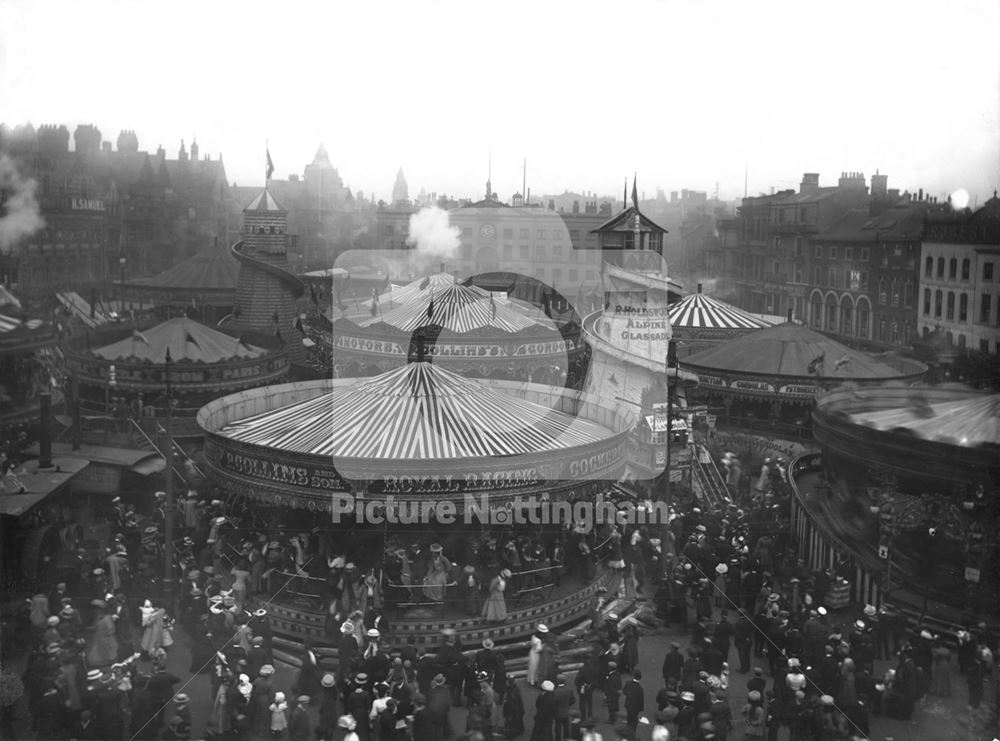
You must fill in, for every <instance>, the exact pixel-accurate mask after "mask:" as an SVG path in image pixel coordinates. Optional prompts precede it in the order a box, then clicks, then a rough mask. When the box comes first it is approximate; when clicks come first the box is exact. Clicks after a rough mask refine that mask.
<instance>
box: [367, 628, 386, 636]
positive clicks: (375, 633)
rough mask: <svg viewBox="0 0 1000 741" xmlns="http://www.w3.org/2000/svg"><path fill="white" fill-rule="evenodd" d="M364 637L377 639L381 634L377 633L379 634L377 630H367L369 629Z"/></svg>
mask: <svg viewBox="0 0 1000 741" xmlns="http://www.w3.org/2000/svg"><path fill="white" fill-rule="evenodd" d="M365 635H366V636H368V637H369V638H378V637H379V636H381V635H382V634H381V633H379V632H378V630H377V629H376V628H369V629H368V632H367V633H365Z"/></svg>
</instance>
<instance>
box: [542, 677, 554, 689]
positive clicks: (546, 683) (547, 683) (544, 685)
mask: <svg viewBox="0 0 1000 741" xmlns="http://www.w3.org/2000/svg"><path fill="white" fill-rule="evenodd" d="M555 688H556V686H555V685H554V684H552V682H550V681H549V680H548V679H546V680H545V681H544V682H542V692H551V691H552V690H554V689H555Z"/></svg>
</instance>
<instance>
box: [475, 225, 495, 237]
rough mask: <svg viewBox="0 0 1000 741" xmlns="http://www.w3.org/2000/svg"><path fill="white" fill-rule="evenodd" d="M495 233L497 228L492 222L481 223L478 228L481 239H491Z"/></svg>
mask: <svg viewBox="0 0 1000 741" xmlns="http://www.w3.org/2000/svg"><path fill="white" fill-rule="evenodd" d="M496 235H497V228H496V227H495V226H493V225H492V224H483V225H482V226H481V227H480V228H479V236H480V237H482V238H483V239H493V238H494V237H495V236H496Z"/></svg>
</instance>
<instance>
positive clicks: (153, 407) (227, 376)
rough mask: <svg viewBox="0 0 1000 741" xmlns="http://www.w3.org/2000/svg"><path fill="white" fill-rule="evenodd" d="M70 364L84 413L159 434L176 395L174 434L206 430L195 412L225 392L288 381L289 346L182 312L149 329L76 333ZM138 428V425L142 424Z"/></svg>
mask: <svg viewBox="0 0 1000 741" xmlns="http://www.w3.org/2000/svg"><path fill="white" fill-rule="evenodd" d="M66 364H67V368H68V370H69V372H70V373H72V374H73V375H74V376H75V377H76V380H77V381H78V383H79V388H80V405H81V412H82V416H83V417H84V418H87V417H91V418H102V419H105V420H106V421H108V422H109V423H110V424H112V425H114V426H116V427H117V428H121V429H118V430H117V431H118V432H121V433H128V434H133V430H130V429H126V428H128V425H129V422H128V418H129V417H131V418H133V419H135V420H136V424H137V425H138V426H139V427H140V428H141V429H142V432H143V434H145V435H147V436H150V437H155V436H156V435H157V427H158V426H159V425H158V422H157V421H158V420H162V418H163V417H164V416H165V413H166V408H167V407H166V404H167V399H168V395H169V397H170V399H172V401H173V416H174V436H175V437H178V438H185V437H199V436H200V435H201V431H200V430H199V429H198V427H197V424H196V423H195V415H196V414H197V412H198V410H199V409H200V408H201V406H202V405H203V404H205V403H206V402H208V401H210V400H211V399H214V398H216V397H217V396H219V395H221V394H226V393H231V392H234V391H239V390H241V389H246V388H252V387H254V386H260V385H262V384H266V383H273V382H275V381H281V380H283V379H284V378H285V377H286V376H287V374H288V371H289V360H288V354H287V352H286V349H285V346H284V345H283V344H282V343H281V342H279V341H278V339H277V338H274V337H268V336H266V335H251V334H250V333H247V334H241V335H236V334H231V333H229V332H225V331H222V330H218V329H214V328H212V327H208V326H205V325H204V324H201V323H199V322H196V321H194V320H193V319H188V318H185V317H179V318H174V319H168V320H167V321H165V322H162V323H160V324H157V325H155V326H151V327H148V328H140V327H138V326H126V325H109V326H106V327H102V328H99V329H96V330H88V331H86V332H85V333H83V334H80V335H77V336H76V337H74V338H72V339H71V340H69V342H68V343H67V349H66ZM135 434H138V430H135Z"/></svg>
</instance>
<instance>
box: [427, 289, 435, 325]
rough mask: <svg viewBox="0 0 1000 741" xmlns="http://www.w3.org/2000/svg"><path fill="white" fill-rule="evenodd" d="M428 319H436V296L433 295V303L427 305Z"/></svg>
mask: <svg viewBox="0 0 1000 741" xmlns="http://www.w3.org/2000/svg"><path fill="white" fill-rule="evenodd" d="M427 318H428V319H433V318H434V294H433V293H431V302H430V303H429V304H427Z"/></svg>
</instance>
